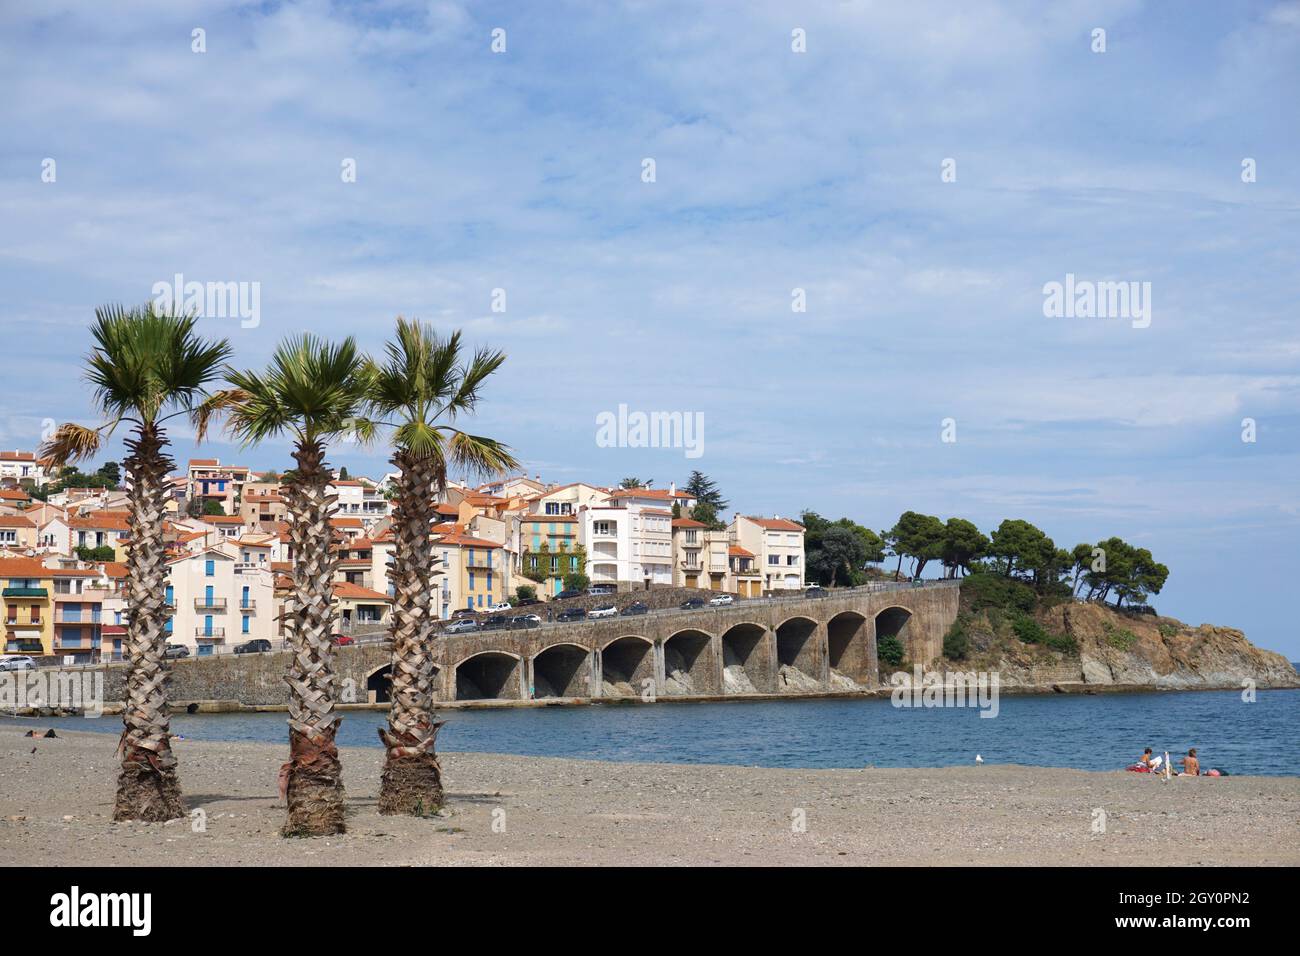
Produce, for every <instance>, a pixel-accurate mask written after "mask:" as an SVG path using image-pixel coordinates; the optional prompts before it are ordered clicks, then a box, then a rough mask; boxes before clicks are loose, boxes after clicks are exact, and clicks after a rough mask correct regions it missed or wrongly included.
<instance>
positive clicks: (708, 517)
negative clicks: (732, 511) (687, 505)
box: [691, 501, 727, 531]
mask: <svg viewBox="0 0 1300 956" xmlns="http://www.w3.org/2000/svg"><path fill="white" fill-rule="evenodd" d="M691 518H692V519H693V520H695V521H698V522H700V524H702V525H705V526H706V527H707V528H708V529H709V530H710V531H721V530H723V529H724V528H726V526H727V525H726V523H725V522H723V521H722V519H720V518H719V517H718V509H717V508H715V507H714V506H713V505H712V504H711V503H710V502H707V501H698V502H696V504H695V507H694V508H692V509H691Z"/></svg>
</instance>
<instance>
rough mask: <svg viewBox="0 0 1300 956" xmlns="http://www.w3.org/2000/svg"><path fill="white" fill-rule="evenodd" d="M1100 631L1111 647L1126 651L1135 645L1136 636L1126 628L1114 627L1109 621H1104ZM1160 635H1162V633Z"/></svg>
mask: <svg viewBox="0 0 1300 956" xmlns="http://www.w3.org/2000/svg"><path fill="white" fill-rule="evenodd" d="M1162 627H1163V625H1162ZM1101 629H1102V632H1103V633H1104V634H1105V635H1106V643H1107V644H1109V645H1110V646H1111V647H1116V648H1119V649H1120V650H1121V651H1127V650H1128V649H1129V648H1131V647H1132V646H1133V645H1134V644H1136V643H1137V635H1136V634H1134V633H1133V632H1132V631H1130V630H1128V629H1127V628H1123V627H1116V626H1115V625H1114V624H1112V623H1110V621H1106V622H1105V623H1104V624H1102V626H1101ZM1161 633H1163V631H1162V632H1161Z"/></svg>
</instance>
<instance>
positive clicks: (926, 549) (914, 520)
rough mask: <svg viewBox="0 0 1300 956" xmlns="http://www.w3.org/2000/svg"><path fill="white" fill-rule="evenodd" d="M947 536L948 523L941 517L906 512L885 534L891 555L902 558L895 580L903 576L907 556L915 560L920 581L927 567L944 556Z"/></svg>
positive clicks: (917, 576)
mask: <svg viewBox="0 0 1300 956" xmlns="http://www.w3.org/2000/svg"><path fill="white" fill-rule="evenodd" d="M943 537H944V524H943V522H942V521H940V520H939V519H938V518H936V517H934V516H933V515H923V514H919V513H918V512H915V511H904V512H903V513H902V515H900V516H899V519H898V522H897V523H896V524H895V525H894V526H893V527H892V528H890V529H889V530H888V531H886V532H885V533H884V540H885V543H886V544H887V545H888V547H889V550H890V552H891V553H892V554H894V555H896V556H897V557H898V567H897V568H896V569H895V570H894V578H895V580H897V579H898V577H899V576H900V575H899V572H901V571H902V568H903V558H905V557H907V558H911V559H912V561H913V562H914V564H913V570H912V576H913V577H916V578H919V577H920V576H921V572H922V571H924V570H925V566H926V564H928V563H929V562H930V561H934V560H938V559H939V558H940V557H941V556H942V549H943Z"/></svg>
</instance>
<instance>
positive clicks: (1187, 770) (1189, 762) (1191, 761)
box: [1178, 747, 1201, 777]
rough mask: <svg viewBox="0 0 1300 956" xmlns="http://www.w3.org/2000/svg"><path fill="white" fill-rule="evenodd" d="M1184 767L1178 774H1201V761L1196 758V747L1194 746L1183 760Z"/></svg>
mask: <svg viewBox="0 0 1300 956" xmlns="http://www.w3.org/2000/svg"><path fill="white" fill-rule="evenodd" d="M1182 764H1183V769H1182V772H1181V773H1179V774H1178V776H1180V777H1199V776H1200V775H1201V762H1200V761H1199V760H1197V759H1196V748H1195V747H1193V748H1192V749H1191V750H1189V751H1187V756H1186V757H1184V758H1183V760H1182Z"/></svg>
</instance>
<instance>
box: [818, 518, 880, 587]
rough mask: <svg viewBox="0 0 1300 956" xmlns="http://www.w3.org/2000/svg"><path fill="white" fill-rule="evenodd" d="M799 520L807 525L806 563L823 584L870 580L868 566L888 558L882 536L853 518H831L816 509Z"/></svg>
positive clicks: (858, 582) (855, 582)
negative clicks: (850, 542) (850, 541)
mask: <svg viewBox="0 0 1300 956" xmlns="http://www.w3.org/2000/svg"><path fill="white" fill-rule="evenodd" d="M799 523H800V524H802V525H803V527H804V555H805V558H804V561H805V564H806V565H807V568H808V571H809V573H810V574H812V575H813V577H814V578H815V579H816V580H817V581H818V583H820V584H825V585H831V586H833V584H834V583H836V582H840V581H842V582H843V583H844V584H851V585H853V584H861V583H862V582H863V581H865V580H866V574H865V573H864V572H863V567H864V565H865V564H866V563H867V562H868V561H876V562H878V561H883V560H884V559H885V543H884V542H883V541H882V540H881V539H880V536H879V535H878V534H876V533H875V532H874V531H872V530H871V529H870V528H864V527H863V526H862V525H860V524H858V523H857V522H855V521H853V520H852V519H850V518H840V519H839V520H838V521H828V520H827V519H826V518H823V517H822V516H821V515H819V514H818V513H817V512H815V511H804V512H803V514H802V515H800V518H799ZM845 535H848V536H849V538H851V539H852V541H853V543H852V545H850V544H849V540H848V538H845Z"/></svg>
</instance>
